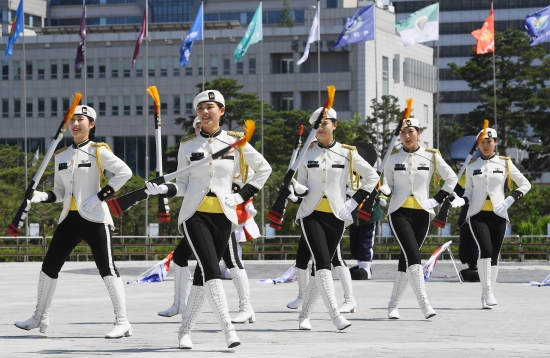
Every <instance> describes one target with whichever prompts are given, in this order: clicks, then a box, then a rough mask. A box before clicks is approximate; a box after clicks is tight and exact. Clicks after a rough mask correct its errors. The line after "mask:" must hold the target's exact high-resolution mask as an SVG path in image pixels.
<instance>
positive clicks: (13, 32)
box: [4, 0, 25, 64]
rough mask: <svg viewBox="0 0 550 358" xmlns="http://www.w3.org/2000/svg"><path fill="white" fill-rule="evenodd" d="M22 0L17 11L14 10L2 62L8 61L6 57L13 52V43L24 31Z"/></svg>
mask: <svg viewBox="0 0 550 358" xmlns="http://www.w3.org/2000/svg"><path fill="white" fill-rule="evenodd" d="M23 18H24V16H23V0H21V2H20V3H19V6H18V7H17V11H16V12H15V18H14V19H13V22H12V24H11V29H10V35H9V37H8V43H7V44H6V56H5V57H4V64H6V63H8V58H9V57H10V56H11V55H12V53H13V45H15V43H16V42H17V40H19V36H21V33H23V32H25V26H24V24H23Z"/></svg>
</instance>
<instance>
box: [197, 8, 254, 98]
mask: <svg viewBox="0 0 550 358" xmlns="http://www.w3.org/2000/svg"><path fill="white" fill-rule="evenodd" d="M260 2H261V1H260ZM203 5H204V1H201V7H202V6H203ZM201 26H202V30H201V32H202V91H203V92H204V72H205V71H206V59H205V58H204V39H205V37H206V36H205V35H204V7H203V8H202V21H201Z"/></svg>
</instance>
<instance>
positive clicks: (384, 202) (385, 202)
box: [380, 198, 388, 208]
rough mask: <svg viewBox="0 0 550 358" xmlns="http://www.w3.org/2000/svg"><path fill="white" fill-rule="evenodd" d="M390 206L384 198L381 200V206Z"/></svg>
mask: <svg viewBox="0 0 550 358" xmlns="http://www.w3.org/2000/svg"><path fill="white" fill-rule="evenodd" d="M386 205H388V202H387V201H386V199H384V198H380V206H381V207H383V208H385V207H386Z"/></svg>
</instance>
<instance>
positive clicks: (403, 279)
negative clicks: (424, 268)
mask: <svg viewBox="0 0 550 358" xmlns="http://www.w3.org/2000/svg"><path fill="white" fill-rule="evenodd" d="M408 282H409V277H408V275H407V273H406V272H401V271H397V275H396V276H395V281H394V282H393V291H392V293H391V298H390V302H388V318H389V319H399V318H400V316H399V311H398V308H399V307H398V306H399V302H400V301H401V298H402V297H403V294H404V293H405V290H406V289H407V283H408Z"/></svg>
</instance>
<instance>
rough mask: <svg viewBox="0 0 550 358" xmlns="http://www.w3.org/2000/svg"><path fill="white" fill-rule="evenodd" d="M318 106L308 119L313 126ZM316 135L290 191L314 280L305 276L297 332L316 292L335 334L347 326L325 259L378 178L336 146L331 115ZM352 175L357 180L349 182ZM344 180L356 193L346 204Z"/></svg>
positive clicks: (348, 149)
mask: <svg viewBox="0 0 550 358" xmlns="http://www.w3.org/2000/svg"><path fill="white" fill-rule="evenodd" d="M322 110H323V108H319V109H318V110H316V111H315V112H314V113H313V114H312V115H311V117H310V120H309V121H310V123H312V124H313V123H314V122H315V120H316V119H317V118H318V117H319V114H320V113H321V111H322ZM324 117H325V118H323V121H322V123H321V124H320V125H319V129H318V131H317V139H318V143H314V144H312V145H311V146H310V147H309V148H304V149H303V150H306V151H307V152H306V153H305V156H304V158H303V159H302V162H301V163H300V165H299V167H298V180H297V182H295V183H294V192H295V193H296V195H297V196H299V197H302V198H303V201H302V203H301V204H300V208H299V209H298V214H297V215H296V221H297V222H298V223H299V224H300V228H301V230H302V235H303V237H304V239H305V242H306V243H307V246H308V247H309V250H310V252H311V256H312V259H313V263H314V267H315V279H313V276H312V277H311V280H310V281H311V282H310V285H309V287H308V290H307V293H306V297H305V300H304V304H303V305H302V311H301V312H300V319H299V328H300V329H304V330H310V329H311V324H310V322H309V317H310V314H311V310H312V309H313V306H314V304H315V301H316V298H317V297H318V296H317V293H320V295H321V297H322V298H323V301H324V303H325V305H326V307H327V309H328V311H329V315H330V318H331V319H332V323H333V324H334V325H335V326H336V328H337V329H338V330H343V329H345V328H347V327H349V326H350V325H351V324H350V323H349V322H348V321H347V320H346V319H345V318H344V317H343V316H342V315H341V313H340V311H339V309H338V306H337V303H336V297H335V296H334V283H333V281H332V274H331V261H332V259H333V257H334V255H335V254H336V251H337V248H338V245H339V244H340V240H341V239H342V235H343V233H344V230H345V228H346V226H348V225H350V224H351V223H352V221H353V219H352V217H351V211H352V210H353V209H355V208H356V207H357V205H358V204H359V203H361V202H363V201H364V200H365V199H366V197H367V196H368V195H369V193H370V192H371V191H372V190H373V189H374V187H375V185H376V184H377V183H378V179H379V177H378V174H376V171H375V170H374V169H373V168H372V167H371V166H370V164H369V163H367V161H366V160H364V159H363V158H361V156H360V155H359V154H358V153H357V150H356V148H355V147H352V146H349V145H345V144H340V143H338V142H337V141H336V140H335V139H334V136H333V132H334V130H335V129H336V127H337V125H338V123H337V117H336V111H335V110H333V109H330V110H328V111H326V112H325V114H324ZM353 172H356V173H358V174H359V175H360V176H361V179H360V180H353V179H354V176H353ZM349 180H352V182H353V183H354V185H355V189H356V190H357V193H356V194H355V195H354V197H353V198H352V199H349V200H347V201H346V185H347V183H348V181H349Z"/></svg>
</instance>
